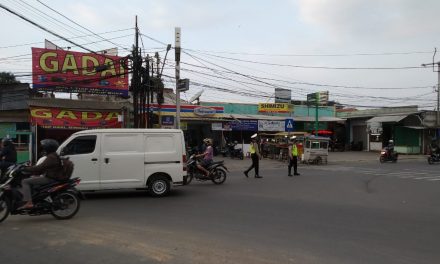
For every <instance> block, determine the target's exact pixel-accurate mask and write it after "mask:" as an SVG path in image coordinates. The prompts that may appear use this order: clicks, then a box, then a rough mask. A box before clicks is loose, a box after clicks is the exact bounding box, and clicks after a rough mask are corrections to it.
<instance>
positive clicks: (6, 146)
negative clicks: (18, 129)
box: [0, 138, 17, 176]
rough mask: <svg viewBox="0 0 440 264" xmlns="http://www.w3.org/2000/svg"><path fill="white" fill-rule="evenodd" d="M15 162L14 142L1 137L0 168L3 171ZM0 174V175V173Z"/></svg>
mask: <svg viewBox="0 0 440 264" xmlns="http://www.w3.org/2000/svg"><path fill="white" fill-rule="evenodd" d="M16 162H17V151H16V150H15V146H14V143H12V140H11V139H9V138H3V139H2V148H1V151H0V170H1V173H2V174H3V173H5V171H6V169H7V168H8V167H9V166H11V165H13V164H15V163H16ZM0 176H2V175H0Z"/></svg>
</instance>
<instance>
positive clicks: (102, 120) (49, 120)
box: [30, 107, 122, 129]
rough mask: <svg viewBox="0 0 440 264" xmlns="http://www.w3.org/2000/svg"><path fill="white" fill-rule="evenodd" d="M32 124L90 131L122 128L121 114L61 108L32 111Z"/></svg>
mask: <svg viewBox="0 0 440 264" xmlns="http://www.w3.org/2000/svg"><path fill="white" fill-rule="evenodd" d="M30 110H31V123H32V124H33V125H38V126H42V127H47V128H61V129H89V128H120V127H121V125H122V124H121V122H118V115H120V114H121V113H120V112H100V111H73V110H69V109H59V108H36V107H32V108H31V109H30Z"/></svg>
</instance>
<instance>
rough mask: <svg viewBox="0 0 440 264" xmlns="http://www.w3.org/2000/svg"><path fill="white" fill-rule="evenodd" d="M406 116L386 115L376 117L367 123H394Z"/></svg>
mask: <svg viewBox="0 0 440 264" xmlns="http://www.w3.org/2000/svg"><path fill="white" fill-rule="evenodd" d="M407 116H408V115H388V116H376V117H373V118H371V119H368V120H367V123H396V122H399V121H401V120H403V119H404V118H405V117H407Z"/></svg>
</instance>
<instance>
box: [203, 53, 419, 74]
mask: <svg viewBox="0 0 440 264" xmlns="http://www.w3.org/2000/svg"><path fill="white" fill-rule="evenodd" d="M202 54H204V55H206V56H211V57H216V58H222V59H227V60H232V61H240V62H246V63H252V64H259V65H269V66H278V67H289V68H303V69H325V70H410V69H420V68H423V66H404V67H330V66H305V65H292V64H279V63H270V62H261V61H252V60H243V59H237V58H231V57H225V56H219V55H212V54H207V53H202Z"/></svg>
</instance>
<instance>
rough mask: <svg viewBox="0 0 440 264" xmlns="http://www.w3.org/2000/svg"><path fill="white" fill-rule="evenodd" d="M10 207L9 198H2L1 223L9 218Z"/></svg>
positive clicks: (0, 207)
mask: <svg viewBox="0 0 440 264" xmlns="http://www.w3.org/2000/svg"><path fill="white" fill-rule="evenodd" d="M9 205H10V202H9V199H8V197H2V198H1V199H0V223H1V222H3V221H4V220H5V219H6V218H8V216H9V213H10V208H9Z"/></svg>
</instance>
